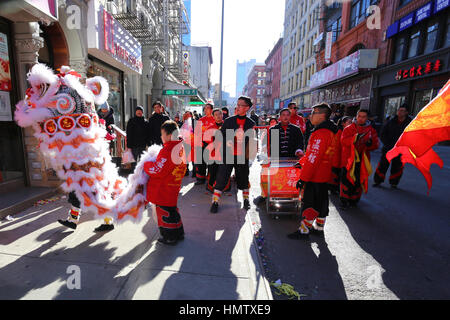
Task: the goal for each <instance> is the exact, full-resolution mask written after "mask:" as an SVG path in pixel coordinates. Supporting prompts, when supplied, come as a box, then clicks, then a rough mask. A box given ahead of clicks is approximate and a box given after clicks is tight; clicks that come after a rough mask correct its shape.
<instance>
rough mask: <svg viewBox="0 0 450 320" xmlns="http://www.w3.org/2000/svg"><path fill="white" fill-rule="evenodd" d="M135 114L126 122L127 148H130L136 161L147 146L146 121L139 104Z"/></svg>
mask: <svg viewBox="0 0 450 320" xmlns="http://www.w3.org/2000/svg"><path fill="white" fill-rule="evenodd" d="M135 114H136V116H135V117H133V118H131V119H130V120H128V123H127V129H126V131H127V148H129V149H131V152H132V153H133V157H134V160H136V162H138V160H139V158H140V156H141V154H142V153H143V152H144V150H145V149H146V147H147V140H148V139H147V121H146V120H145V118H144V109H143V108H142V107H141V106H137V107H136V111H135Z"/></svg>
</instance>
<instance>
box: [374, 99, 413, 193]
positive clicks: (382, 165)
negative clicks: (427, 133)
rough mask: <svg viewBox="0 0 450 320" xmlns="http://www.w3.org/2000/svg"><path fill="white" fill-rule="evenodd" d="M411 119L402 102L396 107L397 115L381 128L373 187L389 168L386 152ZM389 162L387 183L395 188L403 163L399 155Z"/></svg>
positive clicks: (401, 172) (383, 177)
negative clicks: (380, 144) (381, 145)
mask: <svg viewBox="0 0 450 320" xmlns="http://www.w3.org/2000/svg"><path fill="white" fill-rule="evenodd" d="M411 120H412V119H411V117H409V116H408V106H407V105H406V104H403V105H401V106H400V107H399V108H398V110H397V115H396V116H395V117H394V118H392V119H391V120H389V121H388V122H387V123H386V124H385V125H384V127H383V129H382V130H381V135H380V139H381V141H382V142H383V149H382V155H381V158H380V162H379V163H378V167H377V170H375V173H374V176H373V180H374V182H375V183H374V184H373V186H374V187H378V186H379V185H380V184H381V183H382V182H383V181H384V179H385V175H386V172H387V170H388V169H389V161H388V160H387V159H386V153H387V152H388V151H389V150H391V149H392V148H393V147H394V145H395V143H396V142H397V140H398V138H399V137H400V136H401V135H402V133H403V131H404V130H405V129H406V127H407V126H408V125H409V123H410V122H411ZM390 164H391V175H390V177H389V183H390V184H391V187H392V188H393V189H396V188H397V185H398V183H399V182H400V178H401V177H402V174H403V167H404V165H403V163H402V161H401V160H400V156H398V157H395V158H394V159H392V161H391V163H390Z"/></svg>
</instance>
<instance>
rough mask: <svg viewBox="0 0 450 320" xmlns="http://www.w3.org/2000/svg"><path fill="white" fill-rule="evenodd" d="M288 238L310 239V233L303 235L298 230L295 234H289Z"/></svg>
mask: <svg viewBox="0 0 450 320" xmlns="http://www.w3.org/2000/svg"><path fill="white" fill-rule="evenodd" d="M287 237H288V238H289V239H292V240H303V239H309V233H301V232H300V230H297V231H295V232H293V233H290V234H288V235H287Z"/></svg>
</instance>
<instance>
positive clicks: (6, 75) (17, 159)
mask: <svg viewBox="0 0 450 320" xmlns="http://www.w3.org/2000/svg"><path fill="white" fill-rule="evenodd" d="M12 43H13V41H12V33H11V22H10V21H8V20H6V19H3V18H2V17H0V185H2V184H6V183H7V182H11V181H14V180H18V181H20V183H21V184H23V182H24V177H25V161H24V151H23V145H22V133H21V130H20V128H19V127H18V126H17V125H16V124H15V122H14V121H13V112H14V106H15V104H16V103H17V101H18V94H19V92H18V90H17V86H16V85H15V84H16V72H15V63H14V62H15V61H14V56H15V51H14V47H13V46H12ZM0 189H2V188H1V187H0ZM0 192H1V190H0Z"/></svg>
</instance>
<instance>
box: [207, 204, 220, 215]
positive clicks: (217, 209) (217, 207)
mask: <svg viewBox="0 0 450 320" xmlns="http://www.w3.org/2000/svg"><path fill="white" fill-rule="evenodd" d="M217 211H219V204H218V203H217V202H213V203H212V205H211V209H209V212H211V213H217Z"/></svg>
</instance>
